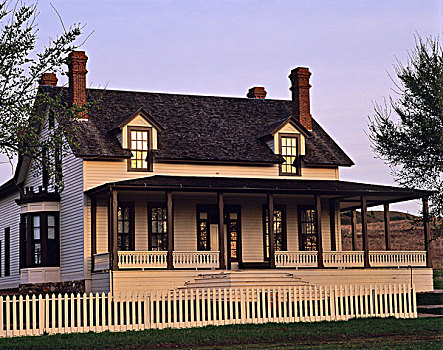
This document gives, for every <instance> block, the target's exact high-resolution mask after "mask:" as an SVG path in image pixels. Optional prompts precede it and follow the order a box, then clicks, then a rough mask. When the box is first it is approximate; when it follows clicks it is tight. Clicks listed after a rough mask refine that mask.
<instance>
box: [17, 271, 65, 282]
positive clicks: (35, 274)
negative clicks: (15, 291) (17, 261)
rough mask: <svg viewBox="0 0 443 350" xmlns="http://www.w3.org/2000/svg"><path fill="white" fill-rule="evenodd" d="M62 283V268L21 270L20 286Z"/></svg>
mask: <svg viewBox="0 0 443 350" xmlns="http://www.w3.org/2000/svg"><path fill="white" fill-rule="evenodd" d="M49 282H60V267H30V268H24V269H20V284H31V283H49Z"/></svg>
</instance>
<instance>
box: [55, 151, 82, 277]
mask: <svg viewBox="0 0 443 350" xmlns="http://www.w3.org/2000/svg"><path fill="white" fill-rule="evenodd" d="M82 169H83V168H82V160H81V159H79V158H75V156H74V155H73V154H72V153H69V154H68V155H67V156H66V157H64V159H63V181H64V190H63V192H62V193H61V200H60V268H61V280H62V281H72V280H82V279H84V278H85V276H84V268H85V260H84V259H85V255H84V251H85V250H86V249H87V248H88V243H87V242H85V236H84V235H85V233H84V230H83V226H84V215H85V212H86V210H85V200H84V194H83V173H82Z"/></svg>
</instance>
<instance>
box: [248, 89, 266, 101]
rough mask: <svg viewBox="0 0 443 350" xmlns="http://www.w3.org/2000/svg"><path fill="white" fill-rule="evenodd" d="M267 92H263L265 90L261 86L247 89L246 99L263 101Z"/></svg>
mask: <svg viewBox="0 0 443 350" xmlns="http://www.w3.org/2000/svg"><path fill="white" fill-rule="evenodd" d="M266 94H267V92H266V91H265V88H264V87H262V86H254V87H252V88H250V89H249V91H248V94H247V95H246V97H248V98H259V99H262V100H264V99H265V98H266Z"/></svg>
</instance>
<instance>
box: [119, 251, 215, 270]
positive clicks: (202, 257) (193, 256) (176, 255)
mask: <svg viewBox="0 0 443 350" xmlns="http://www.w3.org/2000/svg"><path fill="white" fill-rule="evenodd" d="M172 257H173V264H174V267H175V268H193V269H198V268H217V267H219V266H220V263H219V252H218V251H210V252H206V251H204V252H203V251H201V252H200V251H194V252H185V251H174V252H173V253H172ZM118 267H119V268H120V269H162V268H163V269H165V268H167V267H168V252H165V251H161V252H157V251H145V252H142V251H130V252H129V251H119V252H118Z"/></svg>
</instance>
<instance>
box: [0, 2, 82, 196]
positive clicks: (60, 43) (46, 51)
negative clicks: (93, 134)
mask: <svg viewBox="0 0 443 350" xmlns="http://www.w3.org/2000/svg"><path fill="white" fill-rule="evenodd" d="M37 18H38V12H37V5H36V4H31V5H26V4H24V3H23V2H21V1H17V2H16V3H11V1H9V0H0V153H3V154H5V155H6V156H7V158H8V160H9V162H10V163H11V165H12V162H13V159H14V158H15V157H17V156H19V159H22V160H23V159H32V164H33V171H34V173H35V172H37V173H38V172H41V171H42V169H43V168H44V169H45V171H46V172H47V173H48V177H49V179H50V184H52V185H53V186H58V187H59V188H61V187H62V185H63V182H62V178H61V168H60V166H59V162H57V161H56V159H55V158H61V157H63V156H64V155H65V154H66V152H67V150H68V144H71V145H73V144H75V139H74V136H73V135H75V129H76V128H77V127H79V123H78V121H76V119H75V118H73V116H75V115H77V114H78V113H82V110H83V109H84V108H86V106H83V107H74V108H70V107H69V106H67V105H66V104H65V103H64V100H65V99H64V98H63V96H62V94H61V91H62V89H57V88H52V89H51V88H38V83H39V80H40V79H41V77H42V75H43V74H44V73H46V72H51V73H56V72H62V67H63V65H64V64H66V63H67V57H68V54H69V53H70V52H71V51H73V50H75V49H76V48H77V47H78V46H76V45H75V42H76V40H77V39H78V38H79V36H80V35H81V34H82V30H83V27H82V26H81V25H80V24H74V25H72V26H71V27H69V28H68V29H67V30H66V29H65V27H64V26H63V29H64V31H63V33H62V34H61V35H59V36H57V37H55V38H54V39H50V41H49V44H48V45H47V46H45V47H43V49H42V50H41V51H36V43H37V39H38V37H37V33H38V25H37ZM62 25H63V22H62ZM49 113H51V115H52V116H53V117H54V119H55V123H54V124H55V125H54V126H53V127H52V128H51V129H50V130H49V131H48V132H47V135H45V137H44V138H42V137H41V136H40V130H41V127H42V125H44V123H45V122H47V120H48V115H49Z"/></svg>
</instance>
